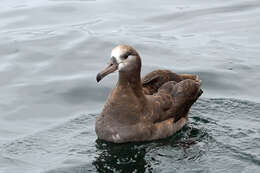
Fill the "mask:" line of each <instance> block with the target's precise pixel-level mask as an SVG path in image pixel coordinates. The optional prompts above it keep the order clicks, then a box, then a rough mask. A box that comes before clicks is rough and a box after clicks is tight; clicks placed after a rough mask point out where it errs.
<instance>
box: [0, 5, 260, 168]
mask: <svg viewBox="0 0 260 173" xmlns="http://www.w3.org/2000/svg"><path fill="white" fill-rule="evenodd" d="M0 8H1V10H0V21H1V22H0V40H1V42H0V95H1V99H0V172H1V173H72V172H73V173H87V172H138V173H141V172H162V173H166V172H205V173H206V172H207V173H208V172H229V173H232V172H234V173H242V172H243V173H247V172H249V173H258V172H260V126H259V125H260V87H259V85H260V1H259V0H230V1H226V0H212V1H208V0H196V1H195V0H175V1H173V0H162V1H155V0H149V1H148V0H144V1H137V0H133V1H130V0H129V1H125V0H122V1H119V0H118V1H115V0H96V1H94V0H37V1H35V0H2V1H1V4H0ZM118 44H129V45H131V46H133V47H134V48H136V49H137V50H138V51H139V53H140V55H141V57H142V61H143V68H142V74H145V73H147V72H149V71H151V70H154V69H158V68H162V69H170V70H173V71H175V72H178V73H194V74H198V75H199V76H200V78H201V80H202V81H203V89H204V94H203V96H202V97H201V98H200V99H199V101H198V102H197V103H196V104H195V105H194V106H193V109H192V111H191V113H190V121H189V124H188V125H187V126H185V128H184V129H183V130H181V131H180V132H179V133H177V134H176V135H174V136H172V137H170V138H168V139H165V140H159V141H154V142H150V143H133V144H120V145H114V144H111V143H106V142H103V141H99V140H97V137H96V134H95V132H94V123H95V118H96V116H97V115H98V114H99V113H100V112H101V110H102V107H103V104H104V103H105V100H106V98H107V96H108V94H109V92H110V91H111V89H112V88H113V87H114V85H115V83H116V80H117V75H116V74H113V75H110V76H108V77H106V78H105V79H103V80H102V82H101V83H100V84H97V83H96V81H95V76H96V74H97V73H98V71H99V70H100V69H102V68H103V67H104V65H105V64H106V63H107V61H108V59H109V58H110V51H111V49H112V48H113V47H115V46H116V45H118Z"/></svg>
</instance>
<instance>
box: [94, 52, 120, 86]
mask: <svg viewBox="0 0 260 173" xmlns="http://www.w3.org/2000/svg"><path fill="white" fill-rule="evenodd" d="M117 69H118V63H117V62H116V59H115V58H114V57H112V58H111V59H110V61H109V63H108V65H107V66H106V67H105V68H104V69H103V70H102V71H101V72H99V73H98V74H97V77H96V80H97V82H99V81H100V80H102V79H103V78H104V77H105V76H107V75H108V74H110V73H113V72H114V71H116V70H117Z"/></svg>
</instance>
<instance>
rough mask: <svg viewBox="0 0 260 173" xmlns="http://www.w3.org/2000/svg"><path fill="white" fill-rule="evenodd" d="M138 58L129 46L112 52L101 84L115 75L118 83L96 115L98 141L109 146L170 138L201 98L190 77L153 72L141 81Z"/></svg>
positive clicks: (101, 74) (197, 83) (197, 85)
mask: <svg viewBox="0 0 260 173" xmlns="http://www.w3.org/2000/svg"><path fill="white" fill-rule="evenodd" d="M141 66H142V62H141V57H140V55H139V53H138V52H137V51H136V50H135V49H134V48H133V47H131V46H129V45H118V46H116V47H115V48H113V49H112V51H111V57H110V60H109V62H108V64H107V66H106V67H105V68H104V69H103V70H101V71H100V72H99V73H98V74H97V76H96V80H97V82H100V81H101V80H102V79H103V78H104V77H105V76H107V75H108V74H110V73H113V72H118V73H119V75H118V81H117V83H116V86H115V87H114V89H113V90H112V91H111V92H110V94H109V96H108V98H107V100H106V103H105V105H104V107H103V110H102V112H101V113H100V114H99V115H98V116H97V118H96V122H95V132H96V134H97V137H98V139H100V140H104V141H108V142H112V143H127V142H143V141H153V140H158V139H163V138H167V137H169V136H172V135H173V134H175V133H176V132H177V131H179V130H180V129H182V127H184V126H185V125H186V124H187V122H188V113H189V111H190V108H191V106H192V105H193V103H195V102H196V100H197V99H198V98H199V97H200V96H201V95H202V93H203V91H202V89H201V80H199V78H198V76H197V75H193V74H177V73H174V72H172V71H170V70H161V69H159V70H154V71H152V72H150V73H148V74H147V75H146V76H144V77H143V78H141Z"/></svg>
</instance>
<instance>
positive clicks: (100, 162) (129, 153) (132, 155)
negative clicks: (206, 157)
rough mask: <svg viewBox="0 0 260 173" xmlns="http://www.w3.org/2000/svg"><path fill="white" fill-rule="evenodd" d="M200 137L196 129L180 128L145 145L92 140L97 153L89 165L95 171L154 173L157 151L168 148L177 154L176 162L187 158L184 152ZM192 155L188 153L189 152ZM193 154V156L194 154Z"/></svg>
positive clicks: (157, 161) (158, 161)
mask: <svg viewBox="0 0 260 173" xmlns="http://www.w3.org/2000/svg"><path fill="white" fill-rule="evenodd" d="M201 137H202V134H201V133H200V130H199V129H196V128H191V127H188V126H186V127H184V128H183V129H182V130H181V131H180V132H178V133H177V134H175V135H173V136H171V137H169V138H167V139H163V140H158V141H153V142H145V143H126V144H113V143H108V142H105V141H102V140H97V141H96V148H97V150H98V152H99V154H98V156H97V157H96V159H95V161H94V162H93V163H92V164H93V165H94V166H95V168H96V170H97V171H98V172H100V173H101V172H102V173H103V172H135V173H143V172H148V173H149V172H154V171H155V170H154V168H153V167H154V166H155V165H158V164H160V160H158V157H157V154H158V153H157V152H154V151H157V150H160V149H163V148H168V149H169V147H170V148H172V151H171V152H176V154H178V153H182V154H178V155H179V158H176V160H180V159H185V158H186V159H187V157H190V155H189V154H188V156H187V153H186V151H185V150H186V149H188V148H190V147H191V146H193V145H194V144H196V142H197V141H200V138H201ZM156 153H157V154H156ZM190 154H192V153H190ZM194 154H196V153H193V154H192V155H194Z"/></svg>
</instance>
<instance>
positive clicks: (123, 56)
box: [121, 52, 131, 60]
mask: <svg viewBox="0 0 260 173" xmlns="http://www.w3.org/2000/svg"><path fill="white" fill-rule="evenodd" d="M129 55H131V53H130V52H127V53H125V54H123V55H122V56H121V59H123V60H125V59H127V58H128V56H129Z"/></svg>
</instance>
